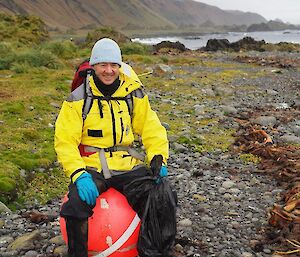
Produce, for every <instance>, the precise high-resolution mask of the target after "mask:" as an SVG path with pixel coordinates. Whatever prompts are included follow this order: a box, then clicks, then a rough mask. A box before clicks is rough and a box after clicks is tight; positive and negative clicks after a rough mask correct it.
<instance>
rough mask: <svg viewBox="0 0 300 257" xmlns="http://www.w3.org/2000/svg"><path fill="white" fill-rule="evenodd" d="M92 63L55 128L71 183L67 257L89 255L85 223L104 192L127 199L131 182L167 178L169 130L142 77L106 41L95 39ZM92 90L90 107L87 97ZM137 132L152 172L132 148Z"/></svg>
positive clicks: (57, 145)
mask: <svg viewBox="0 0 300 257" xmlns="http://www.w3.org/2000/svg"><path fill="white" fill-rule="evenodd" d="M90 65H92V66H93V69H94V72H93V73H92V74H91V76H88V79H87V80H88V81H87V83H86V84H87V85H81V86H80V87H79V88H77V89H76V90H74V91H73V92H72V94H71V95H70V96H69V98H68V99H67V100H66V101H64V103H63V106H62V108H61V111H60V113H59V116H58V119H57V122H56V130H55V150H56V152H57V156H58V160H59V162H60V163H61V164H62V166H63V168H64V171H65V173H66V175H67V176H68V177H70V179H71V184H70V186H69V194H68V198H69V200H68V201H67V202H65V203H64V204H63V206H62V209H61V216H62V217H64V218H65V220H66V229H67V235H68V255H69V257H87V256H88V255H87V251H88V249H87V234H88V233H87V230H88V227H87V226H88V225H87V219H88V217H90V216H92V214H93V208H94V207H95V203H96V199H97V197H98V196H99V195H100V194H101V193H103V192H104V191H106V190H107V189H108V188H109V187H113V188H115V189H117V190H118V191H120V192H121V193H123V194H125V196H126V192H125V191H124V187H126V185H128V184H129V183H130V182H132V181H133V180H135V179H138V178H143V177H146V176H149V175H151V176H154V177H157V178H159V176H166V175H167V169H166V162H167V158H168V140H167V134H166V130H165V128H164V127H163V126H162V125H161V123H160V121H159V119H158V117H157V115H156V113H155V112H154V111H153V110H152V109H151V107H150V104H149V100H148V97H147V95H145V94H144V92H143V91H142V88H141V86H142V85H141V82H140V81H139V79H138V77H137V76H136V74H135V73H134V71H133V70H132V69H131V67H130V66H128V65H125V64H124V63H122V57H121V51H120V48H119V46H118V44H117V43H116V42H115V41H113V40H111V39H108V38H103V39H101V40H99V41H97V42H96V44H95V45H94V47H93V49H92V53H91V57H90ZM121 66H122V67H121ZM123 66H124V67H123ZM89 87H90V89H91V93H92V100H91V101H92V102H91V104H90V106H88V101H87V100H86V98H85V96H86V95H89V91H88V90H87V89H86V88H88V89H89ZM128 96H130V99H131V101H132V103H131V104H132V111H131V110H129V109H130V108H129V105H130V104H129V103H128V101H127V100H128V99H129V98H128ZM86 109H88V113H85V112H86V111H85V110H86ZM134 134H136V135H139V136H140V137H141V139H142V142H143V145H144V147H145V150H146V158H145V162H146V163H147V164H150V168H148V167H147V166H146V165H145V164H144V162H143V161H142V160H141V159H142V158H140V156H139V154H137V152H135V151H134V150H132V148H129V146H131V145H132V143H133V141H134ZM143 197H144V198H146V197H147V196H146V195H144V196H143ZM137 202H138V204H137V205H132V207H133V208H134V210H135V211H136V212H137V213H138V214H139V216H140V217H142V214H143V208H141V206H143V205H141V203H143V200H142V199H139V200H138V201H137ZM136 206H139V207H136ZM140 255H141V253H140ZM160 256H162V255H160ZM151 257H154V256H151Z"/></svg>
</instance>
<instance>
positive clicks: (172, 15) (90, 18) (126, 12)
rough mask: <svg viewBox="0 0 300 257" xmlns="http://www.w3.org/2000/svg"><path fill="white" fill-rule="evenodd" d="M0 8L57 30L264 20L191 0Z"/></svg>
mask: <svg viewBox="0 0 300 257" xmlns="http://www.w3.org/2000/svg"><path fill="white" fill-rule="evenodd" d="M0 12H5V13H9V14H31V15H36V16H39V17H41V18H42V19H43V20H44V21H45V23H46V24H47V26H48V27H49V28H50V29H59V30H67V29H85V28H86V29H89V28H93V27H99V26H110V27H114V28H116V29H123V30H153V29H177V28H185V27H195V28H197V27H199V26H206V25H207V24H209V25H211V26H223V25H225V26H241V25H246V26H249V25H251V24H253V23H263V22H266V19H265V18H264V17H262V16H261V15H259V14H256V13H249V12H240V11H234V12H233V11H225V10H222V9H220V8H217V7H215V6H211V5H207V4H204V3H200V2H195V1H192V0H122V1H119V0H84V1H83V0H73V1H69V0H51V1H43V0H27V1H21V0H1V1H0Z"/></svg>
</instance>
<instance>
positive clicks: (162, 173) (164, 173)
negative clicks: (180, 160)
mask: <svg viewBox="0 0 300 257" xmlns="http://www.w3.org/2000/svg"><path fill="white" fill-rule="evenodd" d="M167 176H168V168H167V166H165V165H163V166H161V168H160V171H159V178H158V179H157V180H156V181H155V182H156V184H159V183H160V181H161V178H163V177H167Z"/></svg>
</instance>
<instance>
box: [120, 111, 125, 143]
mask: <svg viewBox="0 0 300 257" xmlns="http://www.w3.org/2000/svg"><path fill="white" fill-rule="evenodd" d="M120 122H121V138H120V142H119V143H122V140H123V136H124V124H123V119H122V117H121V118H120Z"/></svg>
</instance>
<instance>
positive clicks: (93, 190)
mask: <svg viewBox="0 0 300 257" xmlns="http://www.w3.org/2000/svg"><path fill="white" fill-rule="evenodd" d="M75 185H76V187H77V190H78V194H79V197H80V199H81V200H82V201H84V202H86V203H87V204H88V205H95V204H96V199H97V197H98V196H99V192H98V189H97V187H96V184H95V182H94V181H93V178H92V176H91V174H89V173H87V172H84V173H82V174H81V175H80V176H79V177H78V178H77V179H76V181H75Z"/></svg>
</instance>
